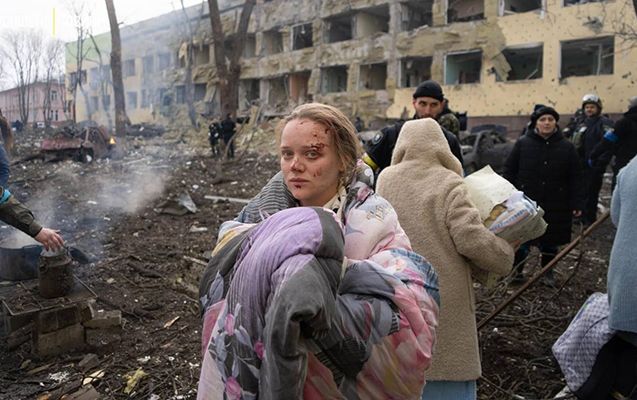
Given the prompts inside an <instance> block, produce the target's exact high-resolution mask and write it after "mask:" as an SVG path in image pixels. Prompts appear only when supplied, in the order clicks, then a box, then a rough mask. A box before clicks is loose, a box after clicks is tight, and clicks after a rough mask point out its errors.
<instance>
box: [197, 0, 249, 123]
mask: <svg viewBox="0 0 637 400" xmlns="http://www.w3.org/2000/svg"><path fill="white" fill-rule="evenodd" d="M255 3H256V0H245V2H244V3H243V8H242V9H241V16H240V17H239V23H238V25H236V26H237V28H236V31H235V32H231V33H230V34H229V35H228V36H227V37H226V34H225V33H224V32H223V26H222V25H221V14H220V12H219V4H218V2H217V0H208V8H209V11H210V12H209V14H210V25H211V27H212V40H213V44H214V55H215V67H216V69H217V77H218V79H219V83H218V85H219V99H220V101H221V115H227V114H231V115H236V114H237V108H238V106H239V77H240V75H241V64H240V63H239V61H240V59H241V55H242V54H243V48H244V47H245V42H246V37H247V35H248V25H249V23H250V15H252V9H253V8H254V4H255ZM226 43H228V46H227V48H226V47H225V45H226Z"/></svg>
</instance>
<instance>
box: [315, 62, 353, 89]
mask: <svg viewBox="0 0 637 400" xmlns="http://www.w3.org/2000/svg"><path fill="white" fill-rule="evenodd" d="M346 90H347V66H345V65H337V66H334V67H325V68H321V92H323V93H334V92H344V91H346Z"/></svg>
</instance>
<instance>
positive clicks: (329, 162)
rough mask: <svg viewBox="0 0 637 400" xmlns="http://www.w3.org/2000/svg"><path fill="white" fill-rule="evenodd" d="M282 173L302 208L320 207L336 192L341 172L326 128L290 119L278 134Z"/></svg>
mask: <svg viewBox="0 0 637 400" xmlns="http://www.w3.org/2000/svg"><path fill="white" fill-rule="evenodd" d="M280 150H281V171H282V172H283V178H284V179H285V184H286V186H287V187H288V189H289V190H290V192H291V193H292V195H293V196H294V197H295V198H296V199H297V200H298V201H299V202H300V203H301V205H302V206H315V207H322V206H323V205H325V204H326V203H327V202H328V201H330V199H331V198H332V197H334V195H335V194H336V192H337V191H338V185H339V178H340V175H341V172H342V170H343V168H342V166H341V161H340V159H339V157H338V154H337V153H336V147H335V146H334V139H333V138H332V133H331V132H330V131H329V130H328V128H327V127H326V126H325V125H323V124H320V123H318V122H314V121H312V120H309V119H305V118H300V119H293V120H291V121H290V122H288V123H287V124H286V125H285V127H284V128H283V132H282V133H281V146H280Z"/></svg>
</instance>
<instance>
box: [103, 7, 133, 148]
mask: <svg viewBox="0 0 637 400" xmlns="http://www.w3.org/2000/svg"><path fill="white" fill-rule="evenodd" d="M104 1H105V2H106V10H107V11H108V22H109V23H110V25H111V74H112V76H113V97H114V98H115V133H116V135H117V136H118V137H119V138H120V143H121V144H123V143H122V142H123V141H124V139H125V138H126V124H127V123H129V120H128V116H127V115H126V103H125V101H124V81H123V79H122V41H121V39H120V36H119V24H118V23H117V14H116V13H115V5H114V4H113V0H104Z"/></svg>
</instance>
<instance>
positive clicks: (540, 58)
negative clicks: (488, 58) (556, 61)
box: [496, 43, 544, 82]
mask: <svg viewBox="0 0 637 400" xmlns="http://www.w3.org/2000/svg"><path fill="white" fill-rule="evenodd" d="M513 52H517V53H518V54H511V53H513ZM520 53H521V54H520ZM507 54H508V55H509V56H510V57H509V56H507ZM502 55H503V56H504V58H505V59H506V60H507V63H508V64H509V67H511V70H510V71H509V74H508V75H507V76H506V78H503V77H501V76H500V75H499V74H498V73H497V72H496V82H520V81H529V80H536V79H542V77H543V76H544V67H543V63H544V43H533V44H527V45H522V46H511V47H506V48H504V49H503V50H502ZM534 55H535V56H536V57H537V59H536V60H535V65H536V68H535V69H534V70H532V73H531V74H526V75H525V76H524V77H518V76H517V75H516V74H515V72H513V66H514V64H515V62H514V61H515V60H513V59H512V58H521V57H526V58H531V57H533V56H534ZM512 73H513V77H512Z"/></svg>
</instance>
